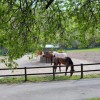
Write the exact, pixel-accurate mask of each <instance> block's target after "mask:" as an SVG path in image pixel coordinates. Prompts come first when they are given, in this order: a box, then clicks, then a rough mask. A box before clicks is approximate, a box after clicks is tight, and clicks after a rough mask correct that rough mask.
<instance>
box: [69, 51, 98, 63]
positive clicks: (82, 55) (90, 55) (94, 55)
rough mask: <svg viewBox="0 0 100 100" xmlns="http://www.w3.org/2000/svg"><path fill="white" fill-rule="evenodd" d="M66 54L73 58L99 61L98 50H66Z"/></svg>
mask: <svg viewBox="0 0 100 100" xmlns="http://www.w3.org/2000/svg"><path fill="white" fill-rule="evenodd" d="M68 56H70V57H71V58H75V59H81V60H87V61H91V62H96V63H100V52H68Z"/></svg>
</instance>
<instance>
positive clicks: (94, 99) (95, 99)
mask: <svg viewBox="0 0 100 100" xmlns="http://www.w3.org/2000/svg"><path fill="white" fill-rule="evenodd" d="M86 100H100V98H91V99H86Z"/></svg>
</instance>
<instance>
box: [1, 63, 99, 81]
mask: <svg viewBox="0 0 100 100" xmlns="http://www.w3.org/2000/svg"><path fill="white" fill-rule="evenodd" d="M86 65H100V63H91V64H77V65H74V66H80V67H81V70H80V71H74V73H80V75H81V77H80V78H83V75H84V72H91V71H100V69H95V70H84V66H86ZM57 67H58V66H57ZM61 67H65V66H61ZM45 68H52V73H50V72H49V73H32V74H28V73H27V70H28V69H45ZM19 69H20V70H24V74H14V75H8V74H6V75H0V77H8V76H9V77H10V76H24V77H25V81H27V76H29V75H45V74H49V75H50V74H51V75H52V76H53V79H55V76H56V74H64V73H65V72H55V71H54V67H53V66H44V67H24V68H16V69H14V70H19ZM4 70H12V69H9V68H1V69H0V71H4ZM67 73H70V72H67Z"/></svg>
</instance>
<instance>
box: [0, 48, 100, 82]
mask: <svg viewBox="0 0 100 100" xmlns="http://www.w3.org/2000/svg"><path fill="white" fill-rule="evenodd" d="M89 50H90V51H89ZM99 50H100V48H97V49H88V50H82V51H81V50H79V52H78V50H70V51H67V53H68V56H70V57H71V58H72V60H73V62H74V64H81V63H83V64H85V63H95V62H97V63H100V51H99ZM17 63H18V64H19V67H30V66H31V67H32V66H33V67H36V66H52V65H51V64H50V63H40V62H39V57H37V58H32V59H28V56H27V55H25V56H23V57H22V58H20V59H18V60H17ZM0 65H2V64H0ZM2 68H3V66H2ZM87 68H88V69H96V68H97V69H98V68H99V69H100V65H98V66H90V67H89V66H86V67H84V69H87ZM78 69H80V67H78V66H76V67H75V70H78ZM62 70H63V71H65V69H62ZM51 71H52V70H49V69H47V70H45V69H42V70H29V71H28V73H38V72H51ZM57 72H59V69H57ZM7 73H8V74H17V73H19V74H20V73H22V74H23V73H24V72H22V71H21V70H19V71H16V70H15V71H14V72H11V71H3V72H1V71H0V75H1V74H7ZM86 75H87V74H86ZM89 75H90V76H92V77H93V78H96V77H98V78H100V74H99V72H98V73H97V75H96V73H94V72H91V73H89ZM90 76H89V77H90ZM73 77H74V78H73ZM86 77H87V76H84V78H86ZM89 77H88V78H89ZM4 79H6V78H4ZM4 79H2V80H1V79H0V80H1V82H0V83H3V82H4ZM20 79H21V80H23V79H24V78H18V79H15V78H14V77H11V78H10V80H11V83H13V80H20ZM64 79H65V80H66V79H68V80H69V79H80V74H78V73H74V74H73V76H72V77H71V78H69V75H68V76H64V75H61V76H59V75H57V76H56V80H64ZM10 80H9V79H8V78H7V79H6V81H7V82H10ZM29 80H30V82H31V81H32V82H39V80H40V81H52V76H48V75H46V76H43V77H41V76H39V77H38V76H32V77H29ZM29 80H28V81H29ZM21 82H22V81H21Z"/></svg>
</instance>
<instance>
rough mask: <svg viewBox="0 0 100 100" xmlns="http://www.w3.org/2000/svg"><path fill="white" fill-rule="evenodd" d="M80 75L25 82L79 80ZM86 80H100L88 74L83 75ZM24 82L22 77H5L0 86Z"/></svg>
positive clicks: (94, 75) (33, 77)
mask: <svg viewBox="0 0 100 100" xmlns="http://www.w3.org/2000/svg"><path fill="white" fill-rule="evenodd" d="M80 77H81V76H80V75H73V76H72V77H70V76H56V78H55V80H53V77H52V76H28V77H27V81H26V82H35V83H36V82H51V81H63V80H80ZM88 78H100V74H89V75H84V78H83V79H88ZM23 82H25V78H24V77H7V78H1V79H0V84H18V83H23Z"/></svg>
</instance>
